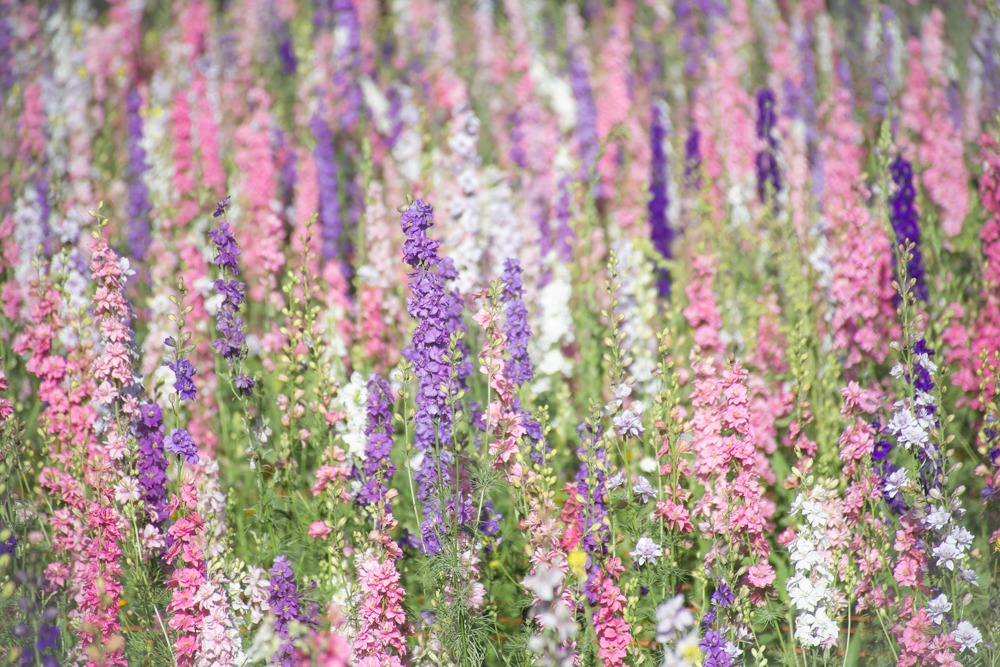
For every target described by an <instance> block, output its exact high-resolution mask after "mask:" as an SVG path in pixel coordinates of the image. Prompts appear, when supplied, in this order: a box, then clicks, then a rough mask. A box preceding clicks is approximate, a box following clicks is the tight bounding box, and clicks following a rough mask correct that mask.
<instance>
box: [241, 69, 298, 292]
mask: <svg viewBox="0 0 1000 667" xmlns="http://www.w3.org/2000/svg"><path fill="white" fill-rule="evenodd" d="M246 97H247V99H248V100H249V101H250V102H251V103H252V104H253V107H254V111H253V112H252V113H249V114H247V115H246V117H245V118H244V120H243V122H242V124H240V125H239V127H237V128H236V130H235V132H234V134H233V140H234V142H235V145H236V148H235V150H234V155H233V159H234V160H235V162H236V166H237V171H236V173H237V190H238V191H239V193H240V195H241V196H242V198H243V200H244V201H245V202H246V219H247V225H248V227H247V228H248V229H253V230H255V231H256V232H257V233H253V234H248V235H247V236H246V238H245V239H244V241H243V243H244V248H243V250H244V252H245V253H246V259H247V261H246V267H247V275H249V276H250V277H251V278H252V280H251V281H250V282H249V289H250V298H251V299H253V300H254V301H255V302H260V301H264V300H265V297H268V298H269V300H270V301H271V302H272V303H274V304H280V303H281V295H280V293H279V292H278V289H277V284H278V283H277V281H278V275H279V274H280V273H281V270H282V268H283V267H284V265H285V255H284V252H283V244H284V241H285V228H284V224H283V223H282V220H281V218H280V217H279V216H278V214H277V213H276V212H275V211H274V209H273V208H272V207H271V203H272V201H273V200H274V199H275V198H276V197H275V195H276V191H277V178H276V166H275V159H274V150H273V147H272V145H271V141H272V131H273V128H274V119H273V118H272V116H271V112H270V107H271V99H270V96H269V95H268V93H267V92H266V91H265V90H264V89H263V88H262V87H260V86H258V85H255V86H253V87H252V88H251V89H250V91H249V93H248V94H247V96H246Z"/></svg>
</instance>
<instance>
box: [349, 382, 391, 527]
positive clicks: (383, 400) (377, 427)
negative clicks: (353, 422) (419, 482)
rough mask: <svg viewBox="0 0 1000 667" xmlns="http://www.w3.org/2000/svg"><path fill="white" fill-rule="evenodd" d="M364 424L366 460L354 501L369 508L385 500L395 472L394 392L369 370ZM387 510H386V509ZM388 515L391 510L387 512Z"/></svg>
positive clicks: (386, 383) (362, 467)
mask: <svg viewBox="0 0 1000 667" xmlns="http://www.w3.org/2000/svg"><path fill="white" fill-rule="evenodd" d="M367 393H368V404H367V406H366V407H367V423H366V425H365V432H364V434H365V436H366V438H367V442H366V444H365V460H364V463H363V464H362V466H361V473H362V475H363V477H362V485H361V488H360V489H359V490H358V492H357V495H356V502H357V503H358V504H360V505H362V506H363V507H368V508H371V507H372V506H374V505H379V504H380V503H384V501H385V500H386V494H387V493H388V490H389V489H388V484H389V482H390V480H391V479H392V476H393V474H394V473H395V471H396V468H395V466H394V465H393V463H392V460H391V459H390V454H391V452H392V436H393V431H394V428H393V422H392V403H393V394H392V388H391V387H390V386H389V383H388V382H387V381H386V380H385V379H384V378H382V377H381V376H379V375H378V374H377V373H372V374H371V375H369V376H368V392H367ZM386 511H387V512H389V510H388V509H387V510H386ZM390 514H391V512H390Z"/></svg>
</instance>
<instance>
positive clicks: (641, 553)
mask: <svg viewBox="0 0 1000 667" xmlns="http://www.w3.org/2000/svg"><path fill="white" fill-rule="evenodd" d="M629 555H630V556H632V560H634V561H635V564H636V565H638V566H639V567H642V566H644V565H647V564H649V563H655V562H656V559H657V558H659V557H660V556H662V555H663V547H661V546H660V545H659V544H657V543H656V542H654V541H653V540H651V539H650V538H648V537H640V538H639V540H638V541H637V542H636V543H635V549H634V550H633V551H631V552H629Z"/></svg>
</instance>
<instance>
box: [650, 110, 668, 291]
mask: <svg viewBox="0 0 1000 667" xmlns="http://www.w3.org/2000/svg"><path fill="white" fill-rule="evenodd" d="M669 127H670V117H669V115H668V110H667V106H666V104H664V103H663V102H662V101H661V100H657V101H656V102H655V103H654V104H653V124H652V127H651V129H650V137H649V139H650V144H651V148H652V160H651V163H650V171H651V173H650V178H649V205H648V210H649V237H650V240H651V241H652V242H653V247H654V248H656V251H657V252H659V253H660V255H661V256H662V257H663V258H664V259H670V256H671V255H670V245H671V243H672V242H673V240H674V231H673V230H672V229H671V228H670V220H668V219H667V208H668V207H669V206H670V198H669V193H668V190H667V148H666V147H667V144H666V142H667V133H668V130H669ZM656 289H657V291H658V292H659V293H660V296H664V297H668V296H670V273H669V272H668V271H667V270H666V269H663V268H660V269H657V272H656Z"/></svg>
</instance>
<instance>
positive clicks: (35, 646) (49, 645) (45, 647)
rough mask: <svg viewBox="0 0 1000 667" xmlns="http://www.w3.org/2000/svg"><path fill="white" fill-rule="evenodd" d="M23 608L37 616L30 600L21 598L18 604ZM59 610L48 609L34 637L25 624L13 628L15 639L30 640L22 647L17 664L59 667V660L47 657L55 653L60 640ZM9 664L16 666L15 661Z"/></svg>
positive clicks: (43, 613)
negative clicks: (49, 653) (49, 652)
mask: <svg viewBox="0 0 1000 667" xmlns="http://www.w3.org/2000/svg"><path fill="white" fill-rule="evenodd" d="M18 606H19V607H21V608H27V609H28V610H29V611H31V612H33V613H35V614H37V613H38V610H37V607H36V606H35V603H34V602H32V601H31V600H29V599H28V598H21V600H20V601H19V604H18ZM58 617H59V609H58V608H57V607H51V606H50V607H46V608H45V610H44V611H43V612H42V614H41V619H42V623H41V624H40V625H39V626H38V632H37V634H35V635H34V636H33V633H32V631H31V628H30V627H28V626H27V625H25V624H24V623H18V624H16V625H14V627H13V628H11V636H12V637H13V638H14V639H19V640H28V641H27V643H26V644H24V645H23V646H21V655H20V658H18V660H17V663H16V664H18V665H21V666H22V667H34V665H41V666H42V667H58V665H59V660H58V659H57V658H56V657H55V656H52V655H47V654H46V651H52V652H55V651H56V649H57V648H58V647H57V642H58V640H59V625H58V623H57V619H58ZM8 664H15V663H14V662H13V661H12V662H10V663H8Z"/></svg>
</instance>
